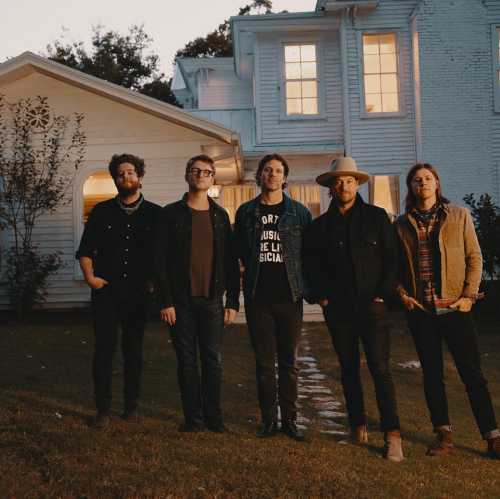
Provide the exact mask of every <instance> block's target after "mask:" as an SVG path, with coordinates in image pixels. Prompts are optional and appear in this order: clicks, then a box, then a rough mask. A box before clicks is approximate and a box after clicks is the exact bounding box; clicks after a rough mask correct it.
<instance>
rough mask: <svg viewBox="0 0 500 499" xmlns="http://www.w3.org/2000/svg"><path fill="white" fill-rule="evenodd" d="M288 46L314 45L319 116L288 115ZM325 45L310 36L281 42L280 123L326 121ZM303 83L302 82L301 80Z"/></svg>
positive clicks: (279, 74) (286, 38)
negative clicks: (286, 55) (286, 67)
mask: <svg viewBox="0 0 500 499" xmlns="http://www.w3.org/2000/svg"><path fill="white" fill-rule="evenodd" d="M287 45H314V49H315V52H316V82H317V99H318V113H317V114H290V115H289V114H286V76H285V47H286V46H287ZM323 50H324V43H323V39H322V38H320V37H317V36H316V37H310V36H303V37H302V36H295V37H291V36H290V37H283V38H280V40H279V55H278V64H279V72H278V77H279V87H278V89H279V94H280V96H279V98H280V117H279V120H280V122H288V121H316V120H326V119H327V116H326V98H325V82H324V78H323V73H324V72H323V64H324V57H323ZM300 81H302V80H300Z"/></svg>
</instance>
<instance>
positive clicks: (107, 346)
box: [92, 284, 147, 411]
mask: <svg viewBox="0 0 500 499" xmlns="http://www.w3.org/2000/svg"><path fill="white" fill-rule="evenodd" d="M146 310H147V296H146V294H145V293H140V292H137V291H136V290H135V289H133V290H132V291H130V290H129V289H127V288H125V287H117V286H115V285H113V284H108V285H106V286H104V287H103V288H101V289H98V290H92V312H93V321H94V334H95V341H94V359H93V367H92V371H93V377H94V393H95V403H96V407H97V410H98V411H109V409H110V408H111V378H112V374H113V357H114V354H115V351H116V347H117V345H118V337H119V328H120V326H121V331H122V338H121V340H122V342H121V347H122V354H123V399H124V405H125V410H133V409H136V408H137V400H138V398H139V393H140V387H141V377H142V364H143V359H142V344H143V339H144V325H145V323H146Z"/></svg>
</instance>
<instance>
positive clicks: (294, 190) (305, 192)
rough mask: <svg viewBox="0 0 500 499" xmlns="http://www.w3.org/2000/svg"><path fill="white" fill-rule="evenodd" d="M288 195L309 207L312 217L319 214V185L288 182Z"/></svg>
mask: <svg viewBox="0 0 500 499" xmlns="http://www.w3.org/2000/svg"><path fill="white" fill-rule="evenodd" d="M288 192H289V193H290V197H291V198H292V199H295V200H296V201H299V202H301V203H302V204H303V205H304V206H307V208H309V211H310V212H311V215H312V216H313V218H316V217H318V216H319V215H320V211H321V192H320V187H319V185H312V184H311V185H309V184H290V185H289V186H288Z"/></svg>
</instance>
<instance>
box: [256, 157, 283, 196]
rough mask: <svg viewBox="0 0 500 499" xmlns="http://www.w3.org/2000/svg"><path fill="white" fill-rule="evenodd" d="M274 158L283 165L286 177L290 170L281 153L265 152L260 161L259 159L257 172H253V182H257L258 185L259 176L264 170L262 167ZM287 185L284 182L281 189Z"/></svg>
mask: <svg viewBox="0 0 500 499" xmlns="http://www.w3.org/2000/svg"><path fill="white" fill-rule="evenodd" d="M273 159H275V160H276V161H279V162H280V163H281V164H282V165H283V169H284V173H285V178H286V177H288V173H289V172H290V168H289V166H288V163H287V162H286V159H285V158H284V157H283V156H281V154H277V153H274V154H266V155H265V156H264V157H263V158H262V159H261V160H260V161H259V166H258V167H257V172H256V173H255V182H257V185H258V186H259V187H260V177H261V175H262V170H264V167H265V166H266V165H267V163H269V161H272V160H273ZM286 186H287V183H286V182H284V183H283V185H282V187H281V188H282V189H284V188H285V187H286Z"/></svg>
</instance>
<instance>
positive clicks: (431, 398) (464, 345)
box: [407, 311, 497, 436]
mask: <svg viewBox="0 0 500 499" xmlns="http://www.w3.org/2000/svg"><path fill="white" fill-rule="evenodd" d="M407 319H408V327H409V329H410V331H411V333H412V336H413V341H414V342H415V347H416V349H417V353H418V357H419V359H420V363H421V364H422V371H423V377H424V391H425V398H426V400H427V407H428V408H429V412H430V414H431V421H432V424H433V425H434V428H437V427H439V426H445V425H449V424H450V419H449V415H448V401H447V399H446V392H445V384H444V373H443V339H444V341H445V342H446V344H447V345H448V349H449V351H450V353H451V355H452V357H453V361H454V362H455V365H456V367H457V370H458V374H459V375H460V378H461V380H462V381H463V383H464V385H465V388H466V390H467V395H468V396H469V401H470V405H471V407H472V412H473V413H474V417H475V419H476V423H477V426H478V427H479V431H480V432H481V434H482V435H483V436H484V435H485V434H486V433H488V432H490V431H492V430H495V429H496V428H497V422H496V420H495V414H494V411H493V406H492V403H491V397H490V393H489V391H488V387H487V383H486V380H485V379H484V376H483V373H482V371H481V357H480V354H479V347H478V339H477V332H476V327H475V325H474V320H473V317H472V313H471V312H467V313H463V312H453V313H449V314H446V315H440V316H435V315H431V314H427V313H424V312H420V311H415V312H410V313H408V314H407Z"/></svg>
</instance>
